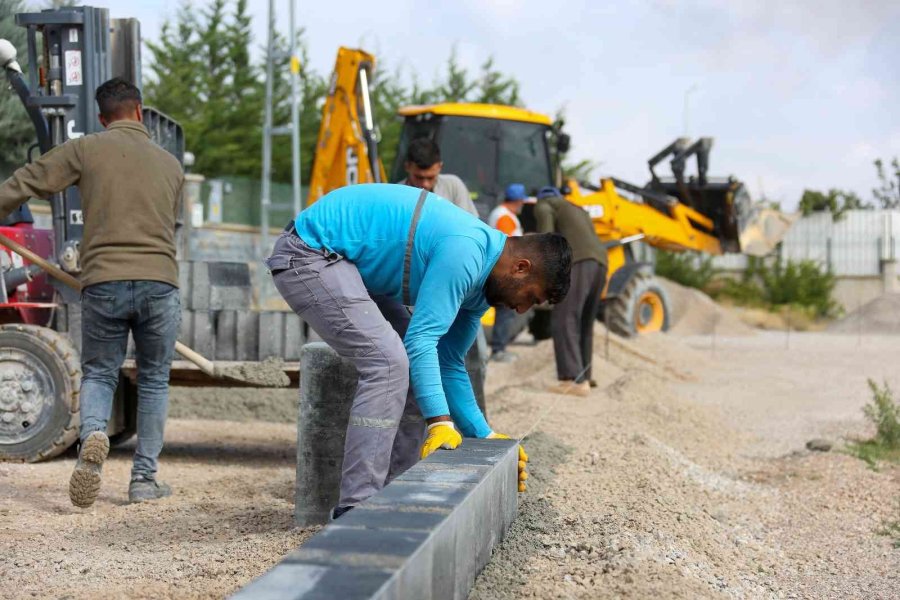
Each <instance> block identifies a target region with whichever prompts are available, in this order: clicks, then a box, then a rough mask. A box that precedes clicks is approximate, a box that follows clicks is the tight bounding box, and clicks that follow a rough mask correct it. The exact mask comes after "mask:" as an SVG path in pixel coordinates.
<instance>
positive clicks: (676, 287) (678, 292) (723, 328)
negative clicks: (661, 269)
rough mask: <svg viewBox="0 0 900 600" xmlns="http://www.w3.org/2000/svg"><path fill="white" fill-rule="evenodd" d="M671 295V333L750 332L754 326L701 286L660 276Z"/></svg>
mask: <svg viewBox="0 0 900 600" xmlns="http://www.w3.org/2000/svg"><path fill="white" fill-rule="evenodd" d="M657 279H658V280H659V282H660V283H661V284H662V286H663V289H665V291H666V293H667V294H668V295H669V302H670V304H671V309H672V317H671V322H670V323H669V332H670V333H675V334H679V335H710V334H712V333H713V331H715V333H716V334H717V335H732V336H740V335H751V334H752V333H753V329H752V328H751V327H750V326H748V325H747V324H745V323H744V322H742V321H741V320H740V318H738V316H737V315H735V314H734V313H732V312H731V311H729V310H728V309H726V308H724V307H722V306H720V305H719V304H717V303H716V301H715V300H713V299H712V298H710V297H709V296H707V295H706V294H704V293H703V292H701V291H700V290H698V289H695V288H690V287H686V286H683V285H681V284H678V283H675V282H674V281H670V280H668V279H665V278H663V277H658V278H657Z"/></svg>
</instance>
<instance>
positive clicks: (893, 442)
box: [849, 379, 900, 533]
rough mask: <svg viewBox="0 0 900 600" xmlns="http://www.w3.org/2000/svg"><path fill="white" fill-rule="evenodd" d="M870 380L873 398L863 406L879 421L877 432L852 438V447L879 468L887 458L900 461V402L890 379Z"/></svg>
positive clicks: (870, 416)
mask: <svg viewBox="0 0 900 600" xmlns="http://www.w3.org/2000/svg"><path fill="white" fill-rule="evenodd" d="M868 382H869V389H870V390H871V391H872V401H871V402H870V403H869V404H867V405H866V406H864V407H863V412H864V413H865V415H866V418H867V419H869V421H871V422H872V423H873V424H874V425H875V436H874V437H872V438H870V439H868V440H862V441H856V442H852V443H851V444H850V445H849V450H850V452H851V453H852V454H854V455H856V456H858V457H859V458H861V459H863V460H864V461H866V462H867V463H869V465H870V466H872V467H873V468H875V467H876V466H877V465H878V462H880V461H883V460H887V461H892V462H900V404H898V403H897V402H895V401H894V395H893V393H892V392H891V388H890V387H889V386H888V384H887V382H885V383H884V384H883V386H879V385H878V384H877V383H876V382H875V381H874V380H872V379H869V380H868ZM895 526H896V525H895ZM898 533H900V530H898Z"/></svg>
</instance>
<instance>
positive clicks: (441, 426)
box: [421, 421, 462, 458]
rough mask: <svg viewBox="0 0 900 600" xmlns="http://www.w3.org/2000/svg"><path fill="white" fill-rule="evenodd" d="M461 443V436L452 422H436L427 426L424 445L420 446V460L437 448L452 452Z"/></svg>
mask: <svg viewBox="0 0 900 600" xmlns="http://www.w3.org/2000/svg"><path fill="white" fill-rule="evenodd" d="M461 443H462V436H461V435H459V432H458V431H456V427H454V426H453V421H438V422H437V423H432V424H431V425H429V426H428V434H427V435H426V436H425V443H424V444H422V452H421V458H425V457H426V456H428V455H429V454H431V453H432V452H434V451H435V450H437V449H438V448H444V449H446V450H453V449H454V448H456V447H457V446H459V445H460V444H461Z"/></svg>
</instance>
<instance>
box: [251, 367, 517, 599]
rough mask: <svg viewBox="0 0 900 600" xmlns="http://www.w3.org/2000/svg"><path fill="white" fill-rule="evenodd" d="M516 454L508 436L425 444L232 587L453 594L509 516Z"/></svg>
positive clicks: (467, 586) (484, 559)
mask: <svg viewBox="0 0 900 600" xmlns="http://www.w3.org/2000/svg"><path fill="white" fill-rule="evenodd" d="M304 376H305V375H304ZM302 379H303V378H302V377H301V381H302ZM453 456H455V458H452V457H453ZM473 463H474V464H473ZM517 463H518V448H517V443H516V442H515V441H514V440H471V439H466V440H464V441H463V444H462V445H461V446H460V448H458V449H457V450H453V451H438V452H435V453H434V454H432V455H431V456H429V457H428V458H427V459H425V460H424V461H422V462H420V463H418V464H417V465H415V466H413V467H412V468H411V469H409V470H408V471H407V472H406V473H404V474H403V475H402V476H400V477H398V478H397V479H396V480H394V481H393V482H392V483H391V484H389V485H388V486H386V487H385V488H384V489H383V490H382V491H381V492H379V493H378V494H376V495H375V496H372V497H371V498H369V499H368V500H367V501H365V502H363V503H362V504H360V505H359V506H358V507H357V508H355V509H353V510H352V511H350V512H348V513H346V514H345V515H344V516H342V517H341V518H340V519H338V520H337V521H335V522H333V523H331V524H329V525H328V526H326V527H325V528H324V529H323V530H322V531H321V532H319V534H318V535H316V536H314V537H313V538H311V539H310V540H309V541H308V542H307V543H306V544H305V545H304V546H303V547H301V548H300V549H298V550H297V551H295V552H292V553H291V554H289V555H288V556H287V557H285V559H284V560H283V561H282V562H281V563H280V564H279V565H276V567H275V568H273V569H272V570H271V571H269V572H268V573H266V574H264V575H263V576H262V577H260V578H259V579H257V580H256V581H254V582H252V583H251V584H250V585H248V586H247V587H246V588H244V589H243V590H241V591H239V592H238V593H237V594H235V596H233V597H234V598H239V599H241V600H244V599H249V598H262V599H263V600H267V599H268V598H297V599H298V600H299V599H303V600H308V599H311V598H317V599H318V598H371V599H378V600H404V599H409V598H415V599H417V600H418V599H422V600H443V599H449V598H452V599H454V600H455V599H459V600H462V599H463V598H466V597H468V594H469V591H470V590H471V588H472V585H473V584H474V582H475V577H476V576H477V575H478V573H479V572H480V571H481V570H482V569H483V568H484V566H485V565H486V564H487V563H488V561H489V560H490V557H491V553H492V551H493V549H494V548H496V546H497V544H499V543H500V541H501V540H502V539H503V537H504V536H505V535H506V533H507V531H508V530H509V527H510V525H511V524H512V522H513V520H514V519H515V516H516V510H517V503H518V496H517V487H518V477H517ZM338 571H340V572H341V573H343V574H344V577H342V578H334V577H332V574H333V573H334V572H338ZM341 586H344V587H341ZM357 594H363V595H357Z"/></svg>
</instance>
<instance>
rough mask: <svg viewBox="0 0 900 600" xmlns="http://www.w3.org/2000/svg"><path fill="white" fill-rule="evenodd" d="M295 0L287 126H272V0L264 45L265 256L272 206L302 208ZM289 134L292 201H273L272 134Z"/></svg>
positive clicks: (262, 197)
mask: <svg viewBox="0 0 900 600" xmlns="http://www.w3.org/2000/svg"><path fill="white" fill-rule="evenodd" d="M296 1H297V0H288V3H289V6H290V9H289V14H290V24H289V31H290V41H289V45H290V72H291V124H290V126H274V125H273V123H272V120H273V116H272V115H273V113H274V88H275V61H276V60H278V59H279V58H283V55H282V56H276V55H275V54H276V51H275V0H269V15H268V44H267V45H266V106H265V114H264V116H263V156H262V163H263V164H262V189H261V193H260V202H259V205H260V206H259V208H260V211H259V217H260V218H259V221H260V248H259V252H258V254H259V256H260V257H263V258H264V257H265V256H266V254H267V253H268V252H269V250H270V248H269V227H270V217H271V214H270V212H271V211H273V210H285V209H291V211H292V215H293V216H296V215H297V214H298V213H299V212H300V209H301V203H300V196H301V187H300V186H301V181H300V58H299V57H298V56H297V24H296ZM288 133H289V134H290V135H291V183H292V194H291V199H292V201H291V203H290V204H288V203H274V204H273V203H272V138H273V137H274V136H276V135H285V134H288Z"/></svg>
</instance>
